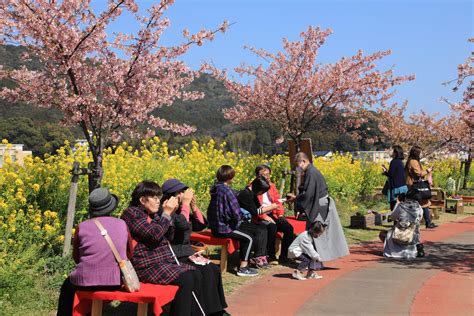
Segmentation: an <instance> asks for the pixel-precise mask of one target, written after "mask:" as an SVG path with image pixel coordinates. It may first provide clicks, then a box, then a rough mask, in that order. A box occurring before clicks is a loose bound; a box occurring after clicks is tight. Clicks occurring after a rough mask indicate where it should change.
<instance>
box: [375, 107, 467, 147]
mask: <svg viewBox="0 0 474 316" xmlns="http://www.w3.org/2000/svg"><path fill="white" fill-rule="evenodd" d="M406 109H407V102H405V103H404V104H402V105H398V104H393V105H390V106H387V107H384V108H382V109H379V116H378V119H379V128H380V131H382V132H383V133H384V139H385V140H388V141H390V142H391V143H393V144H397V145H400V146H402V147H404V148H405V149H406V150H408V149H409V148H410V147H411V146H414V145H419V146H421V147H422V148H423V151H424V153H425V156H430V155H432V154H434V153H436V152H439V151H449V152H458V151H460V150H465V149H466V146H468V144H469V137H467V135H468V134H469V133H466V131H467V130H468V126H467V125H466V122H465V121H464V120H463V118H462V114H461V113H460V112H458V111H455V110H452V111H451V113H449V114H448V115H445V116H439V114H438V113H434V114H428V113H426V112H425V111H420V112H419V113H417V114H411V115H409V116H408V119H406V117H407V114H406Z"/></svg>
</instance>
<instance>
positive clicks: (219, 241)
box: [191, 216, 306, 272]
mask: <svg viewBox="0 0 474 316" xmlns="http://www.w3.org/2000/svg"><path fill="white" fill-rule="evenodd" d="M286 219H287V220H288V222H289V223H290V224H291V226H293V232H294V233H295V234H296V235H298V234H299V233H301V232H303V231H305V230H306V221H298V220H296V218H295V217H294V216H288V217H287V218H286ZM282 238H283V234H282V233H280V232H278V233H277V239H276V242H275V248H276V250H277V253H278V252H279V250H280V248H281V239H282ZM191 240H193V241H200V242H202V243H203V244H206V245H211V246H220V247H221V261H220V268H221V272H224V271H227V257H228V254H229V255H230V254H232V253H234V251H236V250H237V249H239V242H238V241H236V240H233V239H230V238H218V237H214V236H213V235H212V233H211V231H209V230H206V231H202V232H198V233H192V234H191Z"/></svg>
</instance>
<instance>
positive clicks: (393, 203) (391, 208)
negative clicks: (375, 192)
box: [390, 200, 397, 211]
mask: <svg viewBox="0 0 474 316" xmlns="http://www.w3.org/2000/svg"><path fill="white" fill-rule="evenodd" d="M396 204H397V200H395V201H391V202H390V211H393V209H394V208H395V205H396Z"/></svg>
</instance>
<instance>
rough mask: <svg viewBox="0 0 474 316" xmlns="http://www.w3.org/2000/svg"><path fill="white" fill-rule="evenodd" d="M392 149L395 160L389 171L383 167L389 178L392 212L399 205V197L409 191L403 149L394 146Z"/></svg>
mask: <svg viewBox="0 0 474 316" xmlns="http://www.w3.org/2000/svg"><path fill="white" fill-rule="evenodd" d="M392 149H393V152H392V158H393V159H392V161H390V165H389V167H388V169H387V167H385V165H382V169H383V174H384V175H385V176H386V177H387V182H388V190H387V197H388V203H389V204H390V211H393V208H394V207H395V204H396V203H397V196H398V195H400V194H404V193H407V191H408V187H407V185H406V179H405V166H404V165H403V159H405V154H404V153H403V148H402V147H401V146H398V145H394V146H393V147H392Z"/></svg>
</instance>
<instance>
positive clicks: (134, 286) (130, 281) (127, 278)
mask: <svg viewBox="0 0 474 316" xmlns="http://www.w3.org/2000/svg"><path fill="white" fill-rule="evenodd" d="M93 221H94V223H95V225H96V226H97V228H98V229H99V231H100V234H101V235H102V236H104V238H105V240H106V241H107V244H108V245H109V247H110V249H111V250H112V252H113V254H114V257H115V260H117V263H118V265H119V268H120V272H121V274H122V281H123V286H124V288H125V290H126V291H127V292H136V291H138V290H139V289H140V281H139V280H138V276H137V272H136V271H135V269H134V268H133V265H132V263H131V262H130V260H128V259H127V260H122V258H121V257H120V254H119V253H118V251H117V248H115V245H114V243H113V241H112V239H110V236H109V234H108V233H107V230H106V229H105V228H104V226H102V224H101V223H100V221H99V220H98V219H97V218H94V219H93Z"/></svg>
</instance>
